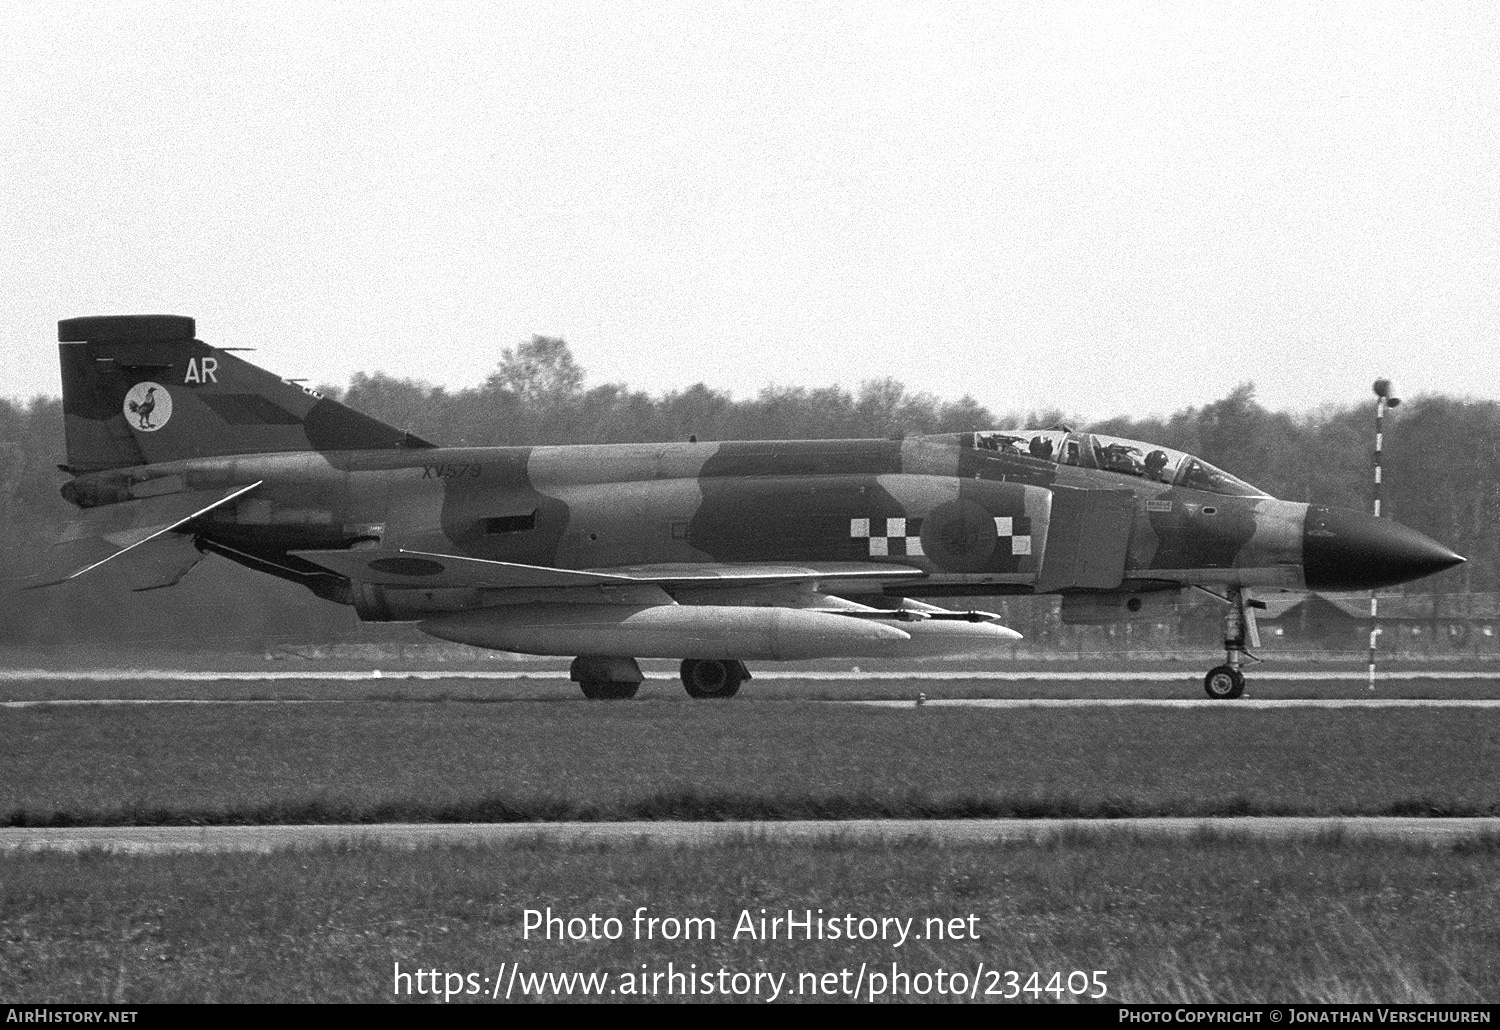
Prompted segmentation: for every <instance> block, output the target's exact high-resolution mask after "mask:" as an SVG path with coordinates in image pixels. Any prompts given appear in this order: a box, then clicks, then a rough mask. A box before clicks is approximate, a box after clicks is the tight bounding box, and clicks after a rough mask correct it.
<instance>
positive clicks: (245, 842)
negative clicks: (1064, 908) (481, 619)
mask: <svg viewBox="0 0 1500 1030" xmlns="http://www.w3.org/2000/svg"><path fill="white" fill-rule="evenodd" d="M1200 833H1211V834H1222V835H1227V836H1230V837H1233V838H1243V839H1247V840H1262V841H1289V840H1313V839H1319V838H1325V839H1326V838H1329V837H1335V836H1337V837H1343V838H1345V839H1361V840H1383V841H1396V842H1402V843H1409V844H1427V845H1439V844H1442V845H1452V844H1455V843H1459V842H1461V841H1470V840H1478V839H1485V840H1494V841H1497V842H1500V818H1460V819H1424V818H1375V817H1369V818H1366V817H1341V818H1314V817H1243V818H1231V819H1196V818H1160V819H943V820H938V819H930V820H921V819H904V820H879V819H853V820H806V821H796V822H630V823H624V822H598V823H401V824H383V825H318V826H138V827H137V826H85V827H64V828H57V829H50V828H31V827H27V828H4V829H0V853H14V852H21V851H65V852H77V851H92V850H99V851H115V852H124V853H129V854H157V853H173V852H260V853H268V852H273V851H282V850H287V849H297V848H316V847H327V846H333V845H366V846H370V845H373V846H380V847H401V848H415V847H425V846H436V845H462V846H479V845H507V844H517V843H530V842H536V841H546V842H554V843H558V844H563V845H572V844H599V843H612V844H621V845H629V844H646V845H657V846H668V847H675V846H701V845H709V844H719V843H725V842H733V841H744V840H761V841H771V842H783V843H798V842H804V843H806V842H815V841H829V840H838V841H849V842H852V843H884V844H893V843H900V842H903V841H930V842H934V843H940V844H995V843H1002V842H1007V841H1035V840H1043V839H1047V838H1052V837H1057V836H1059V835H1066V836H1068V837H1070V838H1076V837H1078V836H1080V835H1095V834H1097V835H1099V836H1107V837H1113V836H1120V835H1127V836H1128V835H1136V836H1143V837H1159V838H1167V839H1182V838H1186V837H1191V836H1193V835H1194V834H1200Z"/></svg>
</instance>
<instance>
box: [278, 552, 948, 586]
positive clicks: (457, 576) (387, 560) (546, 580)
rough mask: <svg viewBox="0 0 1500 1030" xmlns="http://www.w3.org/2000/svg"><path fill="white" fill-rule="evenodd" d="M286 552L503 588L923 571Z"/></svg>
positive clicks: (397, 575) (407, 581)
mask: <svg viewBox="0 0 1500 1030" xmlns="http://www.w3.org/2000/svg"><path fill="white" fill-rule="evenodd" d="M292 553H293V554H294V555H296V556H297V557H298V558H305V559H306V560H308V561H310V562H312V563H314V564H315V565H321V566H322V567H323V568H325V569H329V570H331V571H333V572H336V573H338V574H339V575H341V576H346V577H348V578H349V579H352V580H356V581H358V582H362V583H376V584H380V585H383V586H407V587H412V586H416V587H421V586H431V587H490V588H497V589H503V588H512V587H514V588H538V587H577V586H627V585H655V586H667V585H724V586H760V585H767V584H775V583H805V582H811V581H815V580H835V579H870V578H884V579H919V578H921V577H923V576H925V575H926V573H925V572H923V571H922V570H921V569H916V568H912V567H910V566H902V565H878V564H875V563H873V562H865V563H853V562H849V563H845V562H825V563H817V564H812V565H770V564H744V565H739V564H730V563H723V562H703V563H692V562H684V563H674V564H665V565H621V566H615V567H611V568H602V569H559V568H552V567H549V566H542V565H522V564H519V563H516V562H502V561H489V560H487V559H484V558H469V557H465V556H463V555H454V554H435V553H432V552H429V551H409V550H406V549H404V548H356V549H353V550H338V551H293V552H292Z"/></svg>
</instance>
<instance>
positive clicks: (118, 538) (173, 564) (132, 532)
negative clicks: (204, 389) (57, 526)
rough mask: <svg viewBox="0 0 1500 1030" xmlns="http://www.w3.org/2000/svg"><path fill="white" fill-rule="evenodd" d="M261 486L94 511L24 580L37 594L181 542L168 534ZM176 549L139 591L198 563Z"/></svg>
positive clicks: (172, 496)
mask: <svg viewBox="0 0 1500 1030" xmlns="http://www.w3.org/2000/svg"><path fill="white" fill-rule="evenodd" d="M258 486H260V483H259V482H256V483H251V484H250V485H249V486H242V487H237V488H235V489H234V490H231V491H229V492H228V493H225V492H224V491H222V490H188V491H184V492H182V493H175V494H162V495H161V496H158V497H144V498H141V499H139V500H134V501H122V502H121V503H119V504H109V505H104V506H103V507H99V508H90V509H89V510H87V511H85V512H84V513H83V515H82V516H81V517H80V518H77V519H74V520H73V521H72V522H70V523H69V524H68V528H67V530H66V531H65V532H64V534H63V536H62V538H61V539H60V540H58V541H57V543H56V544H54V545H53V546H52V548H51V549H50V550H49V551H48V552H47V554H46V555H44V556H43V557H42V558H41V561H40V567H39V568H37V569H35V570H34V571H32V572H31V573H30V574H29V575H27V576H25V577H24V578H25V579H27V580H29V581H30V582H27V583H25V584H24V586H25V587H26V589H28V590H33V589H36V588H38V587H49V586H56V585H58V584H59V583H66V582H68V581H69V580H72V579H77V578H78V577H79V576H82V575H83V574H84V573H86V572H91V571H93V570H94V569H97V568H98V567H99V566H101V565H103V564H104V563H105V562H109V561H114V560H115V559H116V558H119V557H120V556H121V555H123V554H126V553H127V552H132V551H136V549H137V548H141V547H142V545H145V544H150V543H152V542H153V541H158V540H159V541H161V543H160V545H159V546H163V547H165V546H166V545H167V544H168V543H169V542H170V543H181V541H176V540H174V539H173V538H171V537H168V536H167V534H169V533H172V532H173V531H174V530H180V529H182V528H183V527H184V526H186V525H187V524H188V523H190V522H192V521H193V520H194V519H197V518H201V517H202V516H204V515H207V514H208V513H209V512H211V511H213V510H214V509H215V508H219V507H222V506H223V505H226V504H228V503H230V502H231V501H233V500H234V499H235V498H237V497H240V496H242V495H244V494H247V493H249V492H250V491H251V490H254V489H255V488H256V487H258ZM171 551H172V552H173V553H171V554H170V555H169V554H166V553H163V554H162V555H160V556H159V557H160V558H161V559H162V560H161V561H159V562H152V564H153V565H157V566H160V567H159V568H153V569H152V570H151V571H150V574H149V576H148V579H147V582H146V584H145V585H144V586H138V587H137V589H150V588H152V587H161V586H171V585H172V584H174V583H176V582H177V581H178V580H180V579H181V578H182V577H183V576H184V575H186V574H187V572H188V570H189V569H191V568H192V566H193V565H194V564H196V561H192V560H189V557H188V555H187V554H186V552H185V551H183V550H182V549H181V548H180V547H173V548H171ZM152 557H156V556H152ZM148 560H149V559H148Z"/></svg>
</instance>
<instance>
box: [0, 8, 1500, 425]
mask: <svg viewBox="0 0 1500 1030" xmlns="http://www.w3.org/2000/svg"><path fill="white" fill-rule="evenodd" d="M0 38H3V39H4V45H3V48H0V232H3V241H4V246H3V250H0V284H3V285H0V354H3V356H4V358H5V361H4V364H3V372H0V395H4V396H10V397H29V396H31V395H34V394H38V393H47V394H56V393H58V392H59V391H60V385H59V380H58V373H57V360H56V349H55V347H56V343H55V341H56V325H55V323H56V322H57V320H58V319H61V318H67V317H71V316H76V315H91V314H115V313H131V312H169V313H177V314H184V315H192V316H194V317H196V318H197V319H198V334H199V336H200V337H201V338H203V339H205V340H207V341H208V342H210V343H213V344H215V345H218V346H238V347H256V348H258V353H257V354H254V355H249V357H250V358H251V360H254V361H256V362H257V363H258V364H262V365H264V366H266V367H267V368H270V369H271V370H273V371H275V372H277V373H280V374H282V375H286V376H297V377H306V378H307V379H309V380H311V381H313V382H315V383H336V384H343V383H347V381H348V379H349V377H350V375H351V374H353V373H354V372H358V371H370V372H373V371H376V370H383V371H385V372H388V373H392V374H395V375H400V376H405V377H411V378H417V379H422V380H426V381H428V382H431V383H435V384H442V385H445V386H449V387H453V388H459V387H463V386H469V385H475V384H478V383H479V382H482V381H483V379H484V378H485V376H486V375H487V374H488V372H489V371H490V370H492V369H493V367H494V365H495V363H496V361H497V360H498V358H499V354H500V351H501V349H502V348H504V347H506V346H508V345H512V344H514V343H516V342H518V341H520V340H524V339H527V338H529V337H530V336H531V335H532V334H533V333H541V334H546V335H551V336H561V337H564V338H566V339H567V340H568V342H569V344H570V345H571V346H572V348H573V352H574V354H575V355H576V356H577V358H578V360H579V362H580V363H581V364H582V365H583V366H584V368H585V369H587V370H588V373H589V379H588V384H589V385H597V384H599V383H603V382H609V381H615V382H624V383H627V384H629V385H630V386H632V387H635V388H639V389H646V390H649V391H651V392H653V393H660V392H664V391H668V390H674V389H681V388H684V387H687V386H689V385H691V384H693V383H695V382H699V381H702V382H705V383H708V384H709V385H710V386H714V387H717V388H720V389H727V390H731V391H733V393H734V394H735V395H736V396H739V397H747V396H751V395H753V394H754V392H755V391H756V390H757V389H759V388H760V387H761V386H763V385H766V384H770V383H776V384H781V385H805V386H823V385H827V384H830V383H841V384H845V385H848V386H850V387H856V386H857V385H858V383H859V382H860V381H861V380H862V379H867V378H876V377H885V376H891V377H894V378H896V379H899V380H901V381H902V382H904V383H905V384H906V385H907V386H908V387H910V388H912V389H914V390H923V391H929V392H932V393H935V394H937V395H939V396H941V397H945V398H952V399H956V398H958V397H959V396H960V395H962V394H965V393H970V394H972V395H973V396H974V397H975V398H977V399H978V400H979V401H980V402H982V403H984V404H985V405H988V406H989V407H990V408H991V409H993V410H995V411H997V412H1004V411H1012V410H1018V409H1027V408H1040V407H1055V408H1061V409H1063V410H1064V411H1066V412H1068V413H1070V414H1073V415H1076V416H1081V417H1085V418H1095V417H1105V416H1108V415H1112V414H1119V413H1133V414H1148V413H1166V412H1170V411H1173V410H1176V409H1178V408H1181V407H1185V406H1187V405H1193V404H1202V403H1205V402H1208V401H1212V400H1215V399H1217V398H1219V397H1222V396H1223V395H1224V394H1225V393H1227V392H1228V391H1229V390H1230V389H1231V388H1232V387H1233V386H1234V385H1235V384H1236V383H1239V382H1242V381H1244V380H1253V381H1254V382H1255V383H1256V384H1257V387H1258V394H1257V395H1258V397H1259V398H1260V400H1261V401H1262V402H1263V403H1264V404H1266V405H1267V406H1268V407H1272V408H1278V409H1293V410H1302V409H1309V408H1314V407H1316V406H1318V405H1320V404H1325V403H1347V402H1354V401H1358V402H1362V401H1363V400H1365V399H1366V398H1367V397H1371V396H1372V395H1371V394H1370V385H1369V384H1370V381H1371V380H1372V379H1374V378H1375V377H1376V375H1387V376H1391V377H1393V378H1394V379H1395V380H1396V383H1397V386H1398V388H1399V389H1400V390H1401V392H1403V393H1405V394H1408V395H1413V394H1416V393H1419V392H1446V393H1453V394H1461V395H1469V396H1474V397H1482V398H1492V399H1493V398H1500V301H1497V284H1500V4H1496V3H1495V2H1494V0H1477V2H1474V3H1440V2H1439V3H1412V2H1410V0H1401V2H1395V3H1375V2H1370V0H1354V2H1330V0H1309V2H1306V3H1275V2H1265V0H1260V2H1249V3H1205V2H1192V3H1182V4H1174V3H1166V2H1149V3H1139V4H1127V3H1100V4H1070V3H1060V2H1054V0H1048V2H1045V3H1004V2H989V3H974V4H951V3H950V4H940V3H911V2H899V3H897V2H891V3H871V2H859V3H847V4H831V3H788V2H771V0H766V2H759V3H745V4H740V3H724V2H696V3H689V2H682V3H654V2H639V0H632V2H630V3H601V2H598V0H594V2H583V0H580V2H575V3H564V2H557V3H542V4H504V3H492V2H485V3H475V4H466V3H458V2H442V3H438V2H431V3H371V2H367V0H361V2H358V3H332V2H317V3H311V2H309V3H271V2H265V0H257V2H255V3H251V4H235V5H231V4H228V3H222V4H219V3H206V2H197V0H194V2H190V3H174V2H163V0H153V2H150V3H109V2H92V3H55V2H50V0H49V2H45V3H44V2H40V0H37V2H28V0H0Z"/></svg>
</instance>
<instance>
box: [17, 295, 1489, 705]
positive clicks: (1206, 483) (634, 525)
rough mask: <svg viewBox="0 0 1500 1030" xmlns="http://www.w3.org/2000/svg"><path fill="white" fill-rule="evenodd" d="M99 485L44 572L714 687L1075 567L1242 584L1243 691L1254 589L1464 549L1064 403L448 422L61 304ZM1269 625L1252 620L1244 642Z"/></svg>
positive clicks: (1134, 594)
mask: <svg viewBox="0 0 1500 1030" xmlns="http://www.w3.org/2000/svg"><path fill="white" fill-rule="evenodd" d="M58 330H59V331H58V339H59V341H60V347H59V350H60V353H61V360H62V373H63V403H64V412H65V423H66V436H67V464H66V465H63V466H61V468H62V469H63V470H64V471H66V472H68V473H70V474H71V475H72V477H73V478H72V480H71V481H70V482H69V483H67V485H65V486H64V487H63V490H62V493H63V496H64V497H65V498H67V499H68V500H69V501H70V502H72V503H73V504H75V505H77V506H78V507H79V508H81V509H83V511H82V515H81V518H80V519H79V520H78V521H77V523H76V524H75V525H74V526H72V527H71V528H70V530H69V532H68V533H67V535H66V537H65V539H64V540H62V541H60V542H59V544H58V545H57V546H56V547H55V548H54V549H53V553H52V554H51V555H50V556H49V561H48V565H49V570H48V571H47V572H46V573H44V574H42V575H40V576H39V577H38V578H37V580H36V581H34V585H49V584H54V583H59V582H66V581H68V580H71V579H76V578H77V577H79V576H81V575H84V574H85V573H87V572H89V571H90V570H92V569H96V568H98V567H99V566H100V565H103V564H104V563H105V562H108V561H112V560H115V559H116V558H118V557H120V556H121V555H125V554H129V553H132V552H134V553H136V554H138V555H139V554H141V553H143V552H146V553H151V554H152V555H153V557H154V558H155V559H156V560H155V561H154V563H153V564H152V569H153V571H152V572H151V574H150V576H149V577H148V581H146V582H142V583H139V584H137V586H138V588H139V589H147V588H154V587H162V586H170V585H172V584H175V583H176V582H177V581H178V580H180V579H181V578H182V576H183V575H184V574H185V573H186V572H187V571H188V570H189V569H191V568H192V567H193V565H194V564H195V563H196V562H197V561H199V560H200V559H201V558H202V557H203V555H204V554H216V555H220V556H222V557H224V558H227V559H229V560H231V561H235V562H239V563H241V564H243V565H246V566H248V567H249V568H252V569H255V570H258V571H260V572H264V573H268V574H270V575H273V576H279V577H281V578H283V579H287V580H290V581H292V582H294V583H300V584H302V585H304V586H306V587H307V588H309V589H310V590H312V592H313V593H315V594H317V595H318V596H319V597H322V598H325V599H327V600H330V601H335V602H339V603H342V604H348V605H352V606H353V607H354V609H355V611H356V612H358V614H359V616H360V618H362V619H365V620H370V621H405V622H415V623H416V624H417V626H418V628H419V629H421V630H422V631H423V632H425V633H428V634H430V635H432V636H434V637H438V638H441V639H444V640H450V641H458V642H461V643H464V644H471V645H475V646H477V647H485V648H493V649H498V650H504V651H513V652H520V653H524V654H537V655H563V656H573V657H574V659H575V660H574V662H573V667H572V675H573V679H574V680H575V681H577V682H578V684H579V685H580V687H581V688H582V690H583V693H584V694H585V695H586V696H587V697H590V698H628V697H631V696H633V695H634V694H635V692H636V689H637V687H638V686H639V684H640V683H641V680H642V676H641V671H640V667H639V665H638V663H637V659H638V658H643V657H647V658H677V659H682V660H683V661H682V682H683V684H684V686H685V687H686V689H687V692H688V693H689V694H691V695H692V696H693V697H699V698H727V697H730V696H732V695H734V694H735V693H736V692H737V691H738V690H739V688H740V685H741V684H742V683H743V682H744V681H745V680H746V679H748V678H749V672H748V670H747V669H746V667H745V664H744V662H745V660H747V659H751V660H789V659H808V658H833V657H838V658H854V657H860V658H863V657H892V658H894V657H905V656H912V655H947V654H957V653H973V652H975V651H976V650H984V649H987V648H992V647H993V645H995V644H999V643H1002V642H1005V641H1007V640H1014V639H1016V638H1018V636H1019V634H1017V633H1015V632H1013V631H1012V630H1009V629H1007V628H1005V627H1003V626H1001V625H999V624H998V620H997V617H996V616H994V615H991V614H989V613H986V612H979V611H955V610H950V609H947V608H943V607H939V606H938V605H936V604H934V603H931V602H930V601H919V600H913V599H912V598H913V597H914V596H915V597H921V598H946V597H962V596H965V595H968V596H995V595H1002V594H1013V595H1029V594H1060V595H1061V596H1062V606H1063V617H1064V619H1066V620H1068V621H1075V622H1076V621H1084V622H1087V621H1101V620H1106V619H1116V618H1130V617H1132V616H1140V615H1143V614H1150V612H1151V610H1152V609H1153V608H1155V607H1156V606H1157V605H1158V603H1160V602H1162V601H1171V600H1175V599H1176V598H1177V597H1178V596H1179V595H1180V594H1181V592H1182V591H1183V590H1184V589H1186V588H1197V589H1202V590H1205V591H1208V592H1211V593H1213V594H1215V595H1217V596H1218V597H1220V598H1221V599H1222V600H1223V601H1224V602H1225V604H1226V607H1227V614H1226V616H1225V630H1224V651H1225V663H1224V664H1223V665H1220V666H1218V667H1217V668H1215V669H1213V670H1212V671H1211V672H1209V673H1208V675H1207V676H1206V677H1205V679H1204V686H1205V689H1206V690H1207V692H1208V694H1209V695H1210V696H1211V697H1215V698H1233V697H1238V696H1239V695H1240V694H1241V693H1242V692H1243V691H1244V682H1245V681H1244V675H1243V672H1242V665H1243V663H1244V662H1245V660H1246V659H1247V658H1248V657H1253V655H1251V654H1250V653H1249V652H1248V651H1247V646H1250V647H1254V646H1258V643H1257V641H1256V635H1255V624H1254V612H1255V608H1256V606H1257V605H1258V604H1259V605H1261V606H1262V607H1263V603H1262V602H1257V601H1255V600H1254V599H1253V598H1251V596H1250V591H1251V590H1252V589H1260V590H1273V591H1274V590H1286V589H1314V590H1365V589H1375V588H1379V587H1385V586H1391V585H1394V584H1397V583H1402V582H1406V581H1408V580H1412V579H1416V578H1418V577H1421V576H1426V575H1429V574H1431V573H1435V572H1438V571H1441V570H1442V569H1446V568H1448V567H1450V566H1452V565H1455V564H1457V563H1459V562H1461V561H1463V560H1464V559H1463V558H1461V557H1460V556H1459V555H1457V554H1455V553H1454V552H1452V551H1451V550H1449V549H1448V548H1446V547H1443V546H1442V545H1441V544H1438V543H1436V542H1435V541H1433V540H1430V539H1428V538H1427V537H1425V536H1423V535H1422V534H1420V533H1417V532H1415V531H1413V530H1411V529H1408V528H1406V527H1404V526H1401V525H1398V524H1397V523H1394V522H1391V521H1390V520H1388V519H1378V518H1375V517H1373V516H1370V515H1366V514H1363V513H1361V512H1356V511H1347V510H1342V509H1338V508H1329V507H1325V506H1321V505H1309V504H1299V503H1295V502H1291V501H1281V500H1277V499H1276V498H1274V497H1271V496H1269V495H1268V494H1266V493H1264V492H1262V491H1261V490H1258V489H1256V488H1255V487H1253V486H1251V485H1250V484H1248V483H1245V482H1243V481H1241V480H1239V479H1237V478H1235V477H1234V476H1233V475H1230V474H1229V473H1227V472H1224V471H1222V470H1220V469H1217V468H1215V467H1214V466H1212V465H1210V464H1208V463H1207V462H1205V461H1202V460H1200V459H1198V458H1195V457H1193V456H1192V455H1188V454H1183V453H1180V452H1177V451H1174V450H1171V449H1169V448H1166V447H1157V446H1155V445H1153V444H1149V443H1142V442H1138V441H1133V440H1117V439H1114V438H1111V437H1106V436H1101V435H1098V434H1093V433H1084V432H1074V431H1073V430H1071V429H1069V428H1067V427H1053V428H1049V429H1036V430H1031V429H1026V430H1016V429H1011V430H1004V431H994V432H975V433H950V434H943V435H937V436H922V437H911V438H907V439H904V440H798V441H779V442H742V443H658V444H623V445H587V446H568V447H487V448H467V447H438V446H434V445H433V444H431V443H428V442H427V441H426V440H422V439H419V438H418V437H416V436H413V435H411V434H410V433H408V432H404V431H402V430H399V429H395V428H392V427H391V426H388V425H385V424H383V423H381V422H378V421H376V420H375V419H372V418H369V417H367V416H365V415H362V414H360V413H359V412H356V411H354V410H352V409H350V408H347V407H345V406H343V405H341V404H339V403H337V402H335V401H333V400H330V399H329V398H326V397H323V396H320V395H319V394H318V393H316V392H315V391H312V390H309V389H306V388H304V387H302V386H300V385H298V384H297V383H295V382H292V381H289V380H284V379H279V378H278V377H276V376H275V375H273V374H271V373H269V372H266V371H264V370H263V369H260V368H257V367H255V366H254V365H251V364H249V363H248V362H246V361H244V360H242V359H240V358H239V357H237V356H235V355H234V354H232V353H229V352H227V351H225V350H220V349H216V348H214V347H211V346H209V345H207V344H205V343H203V342H201V341H199V340H197V339H195V325H194V322H193V320H192V319H191V318H184V317H181V316H176V315H118V316H99V317H88V318H73V319H67V320H64V321H62V322H60V323H59V324H58ZM1247 640H1248V644H1247Z"/></svg>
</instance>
